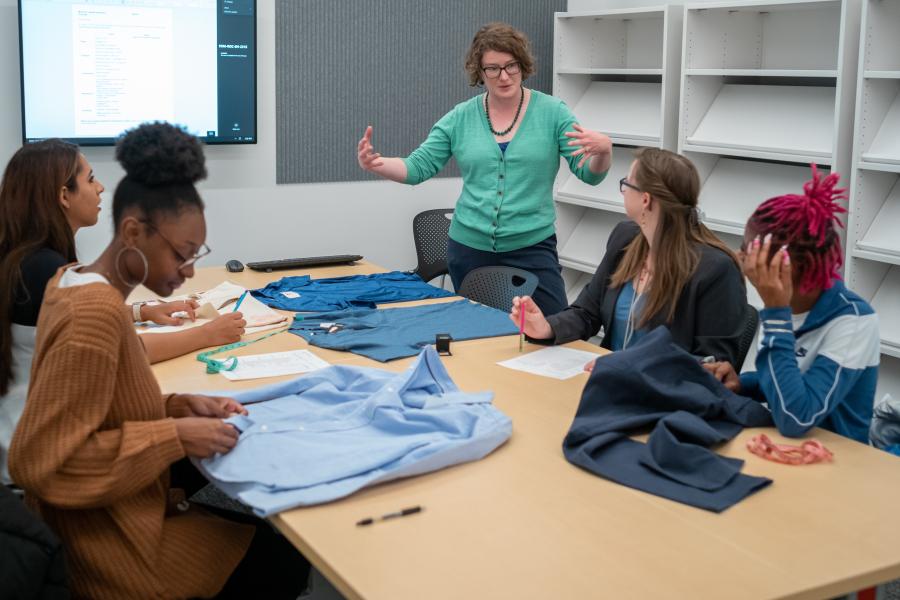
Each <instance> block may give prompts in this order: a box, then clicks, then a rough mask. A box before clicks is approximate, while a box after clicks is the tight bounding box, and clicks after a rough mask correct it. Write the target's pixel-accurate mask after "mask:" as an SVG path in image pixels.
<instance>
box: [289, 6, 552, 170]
mask: <svg viewBox="0 0 900 600" xmlns="http://www.w3.org/2000/svg"><path fill="white" fill-rule="evenodd" d="M565 7H566V0H527V1H523V0H369V1H363V0H278V4H277V5H276V13H275V21H276V30H277V33H276V72H277V75H276V85H277V93H276V98H277V100H276V106H275V110H276V118H277V123H278V134H277V135H278V140H277V148H278V159H277V160H278V169H277V172H278V183H311V182H323V181H357V180H365V179H373V178H374V176H372V175H370V174H369V173H366V172H364V171H362V170H361V169H360V168H359V165H358V164H357V161H356V144H357V142H358V141H359V138H360V137H361V136H362V134H363V131H364V130H365V128H366V125H370V124H371V125H372V126H373V127H374V138H373V141H374V145H375V149H376V151H378V152H381V153H382V154H383V155H385V156H406V155H407V154H409V152H410V151H412V150H413V149H414V148H415V147H416V146H418V145H419V144H420V143H421V142H422V140H424V139H425V137H426V136H427V135H428V131H429V130H430V129H431V126H432V125H433V124H434V123H435V122H436V121H437V120H438V119H440V118H441V116H443V115H444V114H445V113H446V112H447V111H448V110H450V109H451V108H452V107H453V106H454V105H455V104H456V103H458V102H461V101H462V100H465V99H466V98H470V97H471V96H472V95H474V94H477V93H479V92H480V89H478V88H471V87H469V85H468V83H467V80H466V73H465V70H464V68H463V63H464V59H465V54H466V50H468V47H469V44H470V43H471V41H472V37H473V36H474V35H475V32H476V31H477V30H478V28H479V27H481V26H482V25H484V24H485V23H488V22H491V21H505V22H507V23H510V24H511V25H513V26H514V27H517V28H519V29H521V30H522V31H524V32H525V33H526V34H527V35H528V37H529V38H530V40H531V43H532V49H533V51H534V54H535V58H536V60H537V74H536V75H535V76H533V77H532V78H531V79H529V80H528V82H527V83H526V85H528V86H529V87H532V88H534V89H538V90H541V91H543V92H547V93H550V91H551V89H552V72H553V64H552V60H553V59H552V56H553V13H554V12H555V11H562V10H565ZM457 174H458V170H457V167H456V165H455V163H454V162H453V161H451V163H450V164H449V165H448V166H447V167H446V168H445V169H444V170H443V171H442V172H441V173H440V176H454V175H457Z"/></svg>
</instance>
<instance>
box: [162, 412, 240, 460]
mask: <svg viewBox="0 0 900 600" xmlns="http://www.w3.org/2000/svg"><path fill="white" fill-rule="evenodd" d="M175 429H176V430H177V431H178V439H179V440H180V441H181V445H182V446H183V447H184V452H185V454H187V455H188V456H192V457H195V458H209V457H210V456H212V455H213V454H226V453H227V452H228V451H229V450H231V449H232V448H234V446H235V444H237V441H238V432H237V429H235V428H234V427H232V426H231V425H228V424H227V423H225V421H223V420H222V419H216V418H213V417H182V418H180V419H175Z"/></svg>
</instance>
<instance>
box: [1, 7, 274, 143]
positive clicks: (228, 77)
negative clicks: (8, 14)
mask: <svg viewBox="0 0 900 600" xmlns="http://www.w3.org/2000/svg"><path fill="white" fill-rule="evenodd" d="M19 58H20V69H21V71H20V72H21V81H22V137H23V141H24V142H25V143H28V142H34V141H38V140H43V139H47V138H52V137H54V138H63V139H66V140H69V141H72V142H75V143H78V144H81V145H85V146H105V145H111V144H114V143H115V140H116V138H117V137H119V136H120V135H121V134H122V133H123V132H124V131H126V130H128V129H131V128H133V127H136V126H137V125H139V124H141V123H144V122H147V121H168V122H170V123H175V124H177V125H181V126H184V127H185V128H187V130H188V131H190V132H191V133H193V134H194V135H197V136H199V137H200V138H201V139H202V140H203V141H204V142H206V143H209V144H253V143H256V0H19Z"/></svg>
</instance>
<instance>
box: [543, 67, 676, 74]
mask: <svg viewBox="0 0 900 600" xmlns="http://www.w3.org/2000/svg"><path fill="white" fill-rule="evenodd" d="M556 72H557V73H562V74H563V75H662V69H629V68H627V67H624V68H618V67H616V68H593V67H560V68H559V69H557V70H556Z"/></svg>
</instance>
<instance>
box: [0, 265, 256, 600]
mask: <svg viewBox="0 0 900 600" xmlns="http://www.w3.org/2000/svg"><path fill="white" fill-rule="evenodd" d="M61 273H62V270H60V272H59V273H57V275H56V277H54V278H53V279H52V280H51V281H50V283H49V284H48V286H47V292H46V294H45V296H44V304H43V306H42V308H41V314H40V317H39V320H38V324H37V342H36V348H35V354H34V362H33V364H32V370H31V384H30V385H31V387H30V389H29V392H28V400H27V401H26V403H25V411H24V413H23V414H22V419H21V421H20V422H19V425H18V428H17V429H16V432H15V435H14V436H13V440H12V444H11V447H10V454H9V464H10V470H11V473H12V476H13V479H14V480H15V481H16V483H17V484H18V485H20V486H21V487H22V488H24V489H25V491H26V493H27V494H28V496H29V500H30V504H31V506H32V507H33V508H35V509H36V510H37V512H38V513H39V514H40V515H41V517H42V518H43V519H44V520H45V521H46V522H47V524H48V525H49V526H50V527H51V528H52V529H53V530H54V531H55V532H56V533H57V534H58V535H59V537H60V538H61V539H62V540H63V543H64V545H65V547H66V552H67V560H68V564H69V570H70V573H71V578H72V579H71V585H72V589H73V592H74V594H75V595H76V596H78V597H88V598H99V599H102V598H116V599H119V598H189V597H197V596H200V597H209V596H213V595H215V594H216V593H218V591H219V590H220V589H221V588H222V586H223V585H224V583H225V581H226V580H227V579H228V577H229V575H230V574H231V572H232V571H233V570H234V568H235V567H236V566H237V564H238V562H239V561H240V560H241V558H242V557H243V555H244V553H245V552H246V550H247V547H248V545H249V542H250V538H251V537H252V536H253V528H252V527H247V526H244V525H238V524H235V523H231V522H229V521H226V520H224V519H219V518H215V517H212V516H209V515H206V514H205V513H202V512H201V511H198V510H196V509H194V508H192V509H191V510H188V511H187V512H184V513H179V512H178V510H177V509H174V507H173V506H171V503H170V501H169V465H170V464H172V463H173V462H174V461H176V460H178V459H180V458H182V457H183V456H184V455H185V454H184V449H183V448H182V446H181V442H180V441H179V439H178V435H177V432H176V428H175V421H174V419H172V418H167V417H166V399H165V398H164V397H163V396H162V395H161V393H160V389H159V386H158V384H157V383H156V379H155V378H154V376H153V373H152V371H151V370H150V366H149V363H148V362H147V358H146V356H145V354H144V351H143V348H142V346H141V342H140V340H139V339H138V336H137V334H136V333H135V331H134V325H133V323H132V321H131V319H130V318H129V315H128V313H127V307H126V306H125V304H124V299H123V298H122V295H121V294H120V293H119V292H118V291H117V290H115V289H114V288H113V287H112V286H110V285H106V284H102V283H90V284H87V285H81V286H75V287H69V288H62V289H60V288H59V287H58V284H59V278H60V275H61Z"/></svg>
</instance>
